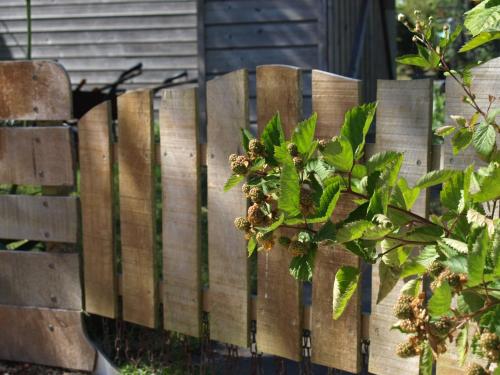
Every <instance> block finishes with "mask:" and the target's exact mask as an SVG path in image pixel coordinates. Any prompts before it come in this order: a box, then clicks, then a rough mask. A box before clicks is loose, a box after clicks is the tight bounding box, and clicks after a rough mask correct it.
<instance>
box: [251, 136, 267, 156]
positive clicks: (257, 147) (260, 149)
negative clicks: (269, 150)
mask: <svg viewBox="0 0 500 375" xmlns="http://www.w3.org/2000/svg"><path fill="white" fill-rule="evenodd" d="M248 151H249V152H251V153H252V154H253V155H254V156H262V155H263V154H264V145H263V144H262V143H261V142H260V141H259V140H257V139H251V140H250V142H248Z"/></svg>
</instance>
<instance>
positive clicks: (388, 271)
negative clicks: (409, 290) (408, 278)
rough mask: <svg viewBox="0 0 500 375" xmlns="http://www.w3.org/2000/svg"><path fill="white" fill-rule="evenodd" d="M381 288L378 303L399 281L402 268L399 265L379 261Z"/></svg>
mask: <svg viewBox="0 0 500 375" xmlns="http://www.w3.org/2000/svg"><path fill="white" fill-rule="evenodd" d="M378 275H379V288H378V295H377V304H379V303H380V302H381V301H382V300H383V299H384V298H385V297H387V295H388V294H389V293H390V292H391V291H392V290H393V289H394V287H395V286H396V285H397V283H398V281H399V277H400V275H401V270H400V269H399V268H397V267H390V266H388V265H387V264H385V263H384V262H379V268H378Z"/></svg>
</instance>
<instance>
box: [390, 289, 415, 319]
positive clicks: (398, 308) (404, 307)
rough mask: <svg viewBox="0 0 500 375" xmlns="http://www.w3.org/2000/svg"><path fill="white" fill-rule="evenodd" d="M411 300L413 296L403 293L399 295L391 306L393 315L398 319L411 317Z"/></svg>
mask: <svg viewBox="0 0 500 375" xmlns="http://www.w3.org/2000/svg"><path fill="white" fill-rule="evenodd" d="M412 300H413V298H412V297H410V296H407V295H405V294H402V295H400V296H399V298H398V300H397V302H396V304H395V305H394V308H393V312H394V316H395V317H396V318H398V319H411V318H413V311H412V308H411V302H412Z"/></svg>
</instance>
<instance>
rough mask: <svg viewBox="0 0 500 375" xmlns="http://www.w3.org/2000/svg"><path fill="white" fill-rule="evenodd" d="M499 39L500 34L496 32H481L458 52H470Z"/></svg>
mask: <svg viewBox="0 0 500 375" xmlns="http://www.w3.org/2000/svg"><path fill="white" fill-rule="evenodd" d="M497 39H500V32H498V31H493V32H486V31H485V32H482V33H480V34H478V35H476V36H475V37H474V38H472V39H471V40H469V41H468V42H467V43H465V44H464V45H463V46H462V47H461V48H460V49H459V50H458V52H467V51H471V50H473V49H474V48H477V47H479V46H482V45H483V44H486V43H489V42H492V41H494V40H497Z"/></svg>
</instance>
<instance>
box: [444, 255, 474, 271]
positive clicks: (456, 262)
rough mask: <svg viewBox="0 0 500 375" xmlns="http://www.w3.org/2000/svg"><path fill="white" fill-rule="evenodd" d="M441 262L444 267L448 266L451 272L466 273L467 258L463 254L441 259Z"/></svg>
mask: <svg viewBox="0 0 500 375" xmlns="http://www.w3.org/2000/svg"><path fill="white" fill-rule="evenodd" d="M441 263H443V265H444V266H445V267H446V268H449V269H450V271H451V272H455V273H467V271H468V267H467V258H466V257H465V256H463V255H457V256H454V257H451V258H449V259H446V260H443V261H442V262H441Z"/></svg>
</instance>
